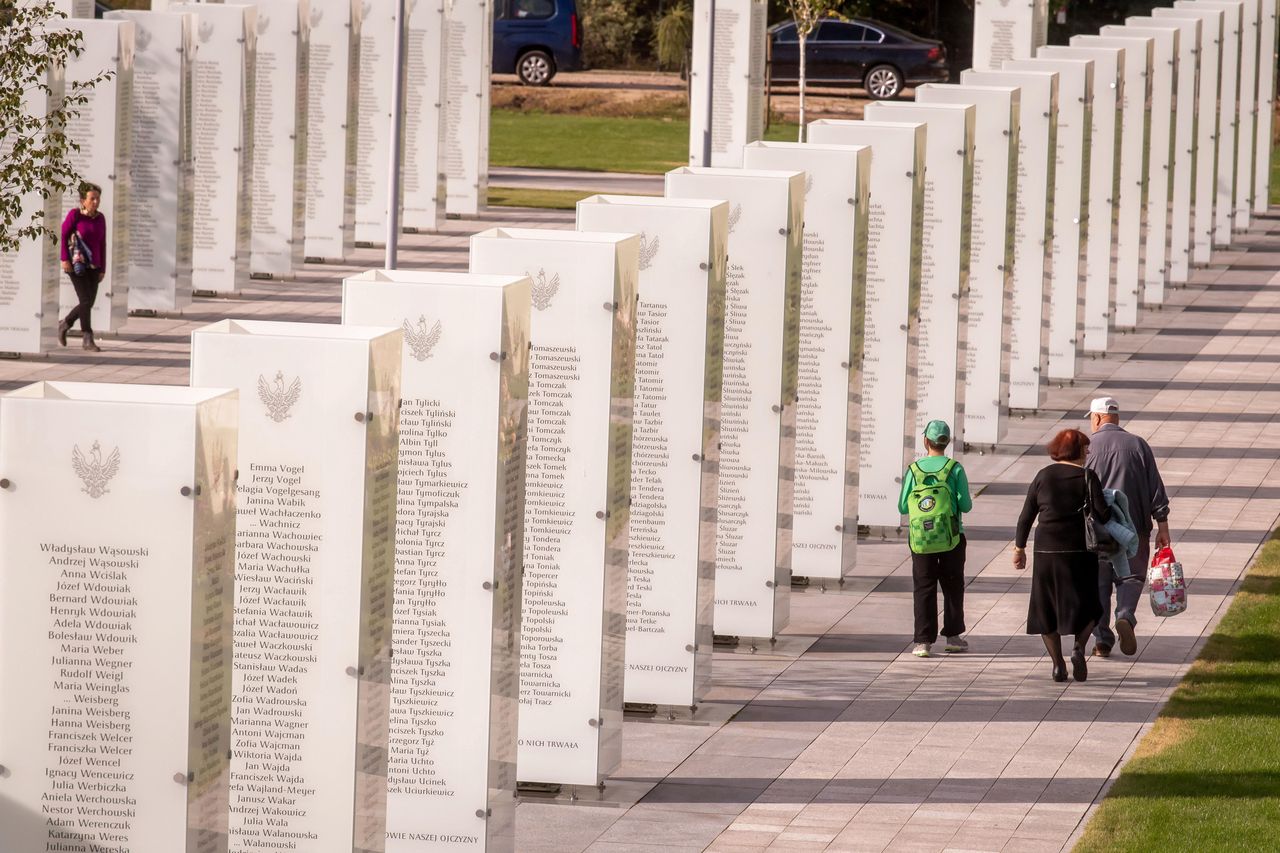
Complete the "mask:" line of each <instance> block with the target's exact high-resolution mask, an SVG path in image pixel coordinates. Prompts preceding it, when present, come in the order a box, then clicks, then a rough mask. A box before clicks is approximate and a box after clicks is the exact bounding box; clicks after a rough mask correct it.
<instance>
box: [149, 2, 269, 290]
mask: <svg viewBox="0 0 1280 853" xmlns="http://www.w3.org/2000/svg"><path fill="white" fill-rule="evenodd" d="M168 8H169V11H170V12H176V13H181V12H188V13H191V14H192V16H193V17H194V19H195V28H196V61H195V67H194V69H193V71H192V85H193V87H194V88H193V89H192V94H191V104H192V122H191V145H192V159H193V161H194V164H195V165H194V169H195V171H194V179H193V183H192V195H191V198H190V199H189V200H188V199H182V200H181V201H180V203H181V204H183V205H190V206H191V209H192V210H191V213H192V216H193V218H194V223H193V231H192V252H191V264H192V271H191V287H192V289H193V290H195V291H197V292H200V293H217V294H234V293H236V292H237V291H238V290H239V289H240V285H241V284H242V283H244V281H245V280H246V279H248V277H249V254H250V251H251V244H250V230H251V223H252V220H253V180H252V178H253V137H254V106H255V94H254V89H255V86H256V79H257V41H258V13H257V7H255V6H241V5H231V4H223V3H171V4H169V7H168Z"/></svg>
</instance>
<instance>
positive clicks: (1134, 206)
mask: <svg viewBox="0 0 1280 853" xmlns="http://www.w3.org/2000/svg"><path fill="white" fill-rule="evenodd" d="M1071 46H1072V47H1113V48H1118V49H1120V50H1122V51H1123V52H1124V58H1123V60H1122V62H1121V69H1122V71H1121V73H1122V75H1123V77H1124V81H1123V83H1122V84H1121V86H1120V89H1119V91H1120V109H1119V110H1118V111H1117V116H1118V117H1119V121H1120V127H1121V131H1120V134H1119V136H1118V137H1117V138H1118V139H1119V144H1120V178H1119V183H1118V192H1119V196H1118V202H1117V204H1116V262H1115V288H1114V292H1113V301H1112V307H1111V328H1112V329H1117V330H1128V329H1134V328H1136V327H1137V325H1138V305H1139V303H1140V302H1141V298H1142V281H1143V264H1144V259H1145V257H1146V256H1147V255H1148V254H1150V253H1151V252H1159V253H1160V254H1163V248H1164V244H1163V240H1161V239H1148V237H1149V236H1150V235H1149V234H1148V230H1147V229H1148V221H1147V193H1148V189H1149V187H1150V174H1149V172H1148V164H1149V162H1150V160H1151V159H1153V152H1152V151H1151V150H1150V149H1149V148H1148V145H1147V133H1148V129H1149V127H1150V121H1151V116H1150V113H1149V112H1148V110H1147V103H1148V101H1149V99H1150V97H1151V59H1152V55H1153V53H1154V47H1153V45H1152V40H1151V39H1149V38H1143V39H1136V38H1135V39H1121V38H1104V37H1103V36H1072V37H1071ZM1161 153H1162V155H1163V156H1164V157H1165V159H1166V160H1167V159H1168V148H1167V147H1166V149H1165V150H1164V151H1163V152H1161ZM1163 174H1164V173H1163V172H1161V175H1162V176H1163ZM1161 267H1163V262H1162V263H1161ZM1161 276H1163V271H1162V272H1161Z"/></svg>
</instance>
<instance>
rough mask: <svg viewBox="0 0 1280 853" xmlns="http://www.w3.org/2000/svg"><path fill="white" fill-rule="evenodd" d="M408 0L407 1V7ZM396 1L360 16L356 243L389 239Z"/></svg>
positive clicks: (397, 26)
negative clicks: (389, 182) (389, 181)
mask: <svg viewBox="0 0 1280 853" xmlns="http://www.w3.org/2000/svg"><path fill="white" fill-rule="evenodd" d="M407 7H408V4H406V8H407ZM396 8H397V4H396V3H394V2H385V0H384V2H377V3H369V2H366V3H365V9H364V12H363V15H362V16H361V21H360V69H359V73H358V74H353V77H355V79H357V80H359V84H358V85H359V88H360V92H359V94H358V95H357V100H358V102H359V107H358V109H357V115H358V117H359V118H358V119H357V121H356V128H357V130H356V242H357V243H360V244H362V245H363V244H367V245H378V246H381V245H385V244H386V241H387V189H388V187H387V170H388V166H389V164H390V157H391V112H392V110H393V109H394V105H393V104H392V103H391V85H392V77H393V73H394V69H393V65H394V63H393V61H392V57H393V56H394V55H395V53H394V52H395V40H396V38H397V36H398V35H399V33H400V23H399V21H398V20H397V15H396Z"/></svg>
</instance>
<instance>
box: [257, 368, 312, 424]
mask: <svg viewBox="0 0 1280 853" xmlns="http://www.w3.org/2000/svg"><path fill="white" fill-rule="evenodd" d="M301 396H302V377H295V378H294V380H293V382H291V383H289V385H288V387H286V386H285V384H284V372H283V371H280V370H277V371H276V378H275V381H273V382H268V381H267V380H266V377H264V376H263V375H262V374H258V399H259V400H261V401H262V404H263V405H264V406H266V407H267V417H269V418H271V420H273V421H275V422H276V423H280V422H282V421H283V420H285V419H286V418H288V417H289V410H290V409H292V408H293V405H294V403H296V402H298V399H299V398H300V397H301Z"/></svg>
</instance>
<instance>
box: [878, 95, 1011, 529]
mask: <svg viewBox="0 0 1280 853" xmlns="http://www.w3.org/2000/svg"><path fill="white" fill-rule="evenodd" d="M916 101H917V102H919V103H921V104H973V105H974V107H975V108H976V110H977V113H976V115H975V118H974V149H973V211H972V216H971V220H970V228H971V233H972V240H971V243H970V247H969V301H968V305H967V306H966V307H967V310H968V315H969V316H968V321H967V322H968V326H967V329H966V333H965V340H966V341H967V342H968V346H967V347H966V349H965V365H964V371H965V374H964V379H965V387H964V425H965V426H964V436H965V438H964V440H965V442H966V444H969V445H995V444H998V443H999V442H1000V440H1001V439H1002V438H1004V433H1005V428H1006V418H1007V417H1008V414H1009V348H1010V335H1011V334H1012V329H1011V324H1010V308H1011V303H1012V300H1013V255H1014V234H1015V224H1016V222H1015V209H1016V203H1017V188H1018V181H1017V175H1018V116H1019V113H1020V110H1021V107H1020V106H1019V105H1020V92H1019V90H1018V89H1016V88H1012V87H1009V86H950V85H938V84H936V83H929V84H926V85H924V86H920V87H919V88H917V89H916ZM871 191H872V193H873V195H874V193H875V191H876V190H875V184H874V183H873V184H872V188H871ZM891 239H893V238H891ZM897 239H901V237H898V238H897ZM997 341H999V345H997V344H996V342H997ZM913 438H914V437H913ZM915 445H916V441H915V440H913V442H912V447H913V448H914V447H915ZM895 504H896V498H895Z"/></svg>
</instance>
